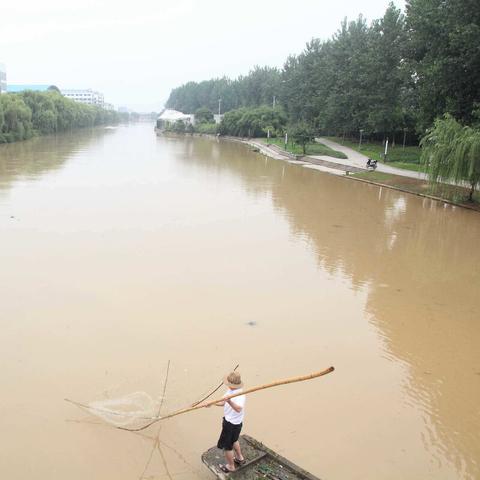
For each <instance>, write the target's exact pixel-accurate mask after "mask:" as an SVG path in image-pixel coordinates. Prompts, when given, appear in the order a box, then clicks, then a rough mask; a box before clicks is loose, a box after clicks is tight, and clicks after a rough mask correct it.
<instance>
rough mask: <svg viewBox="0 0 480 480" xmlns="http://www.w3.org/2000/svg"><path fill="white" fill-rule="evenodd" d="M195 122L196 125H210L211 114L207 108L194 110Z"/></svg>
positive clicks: (211, 120)
mask: <svg viewBox="0 0 480 480" xmlns="http://www.w3.org/2000/svg"><path fill="white" fill-rule="evenodd" d="M195 122H196V123H212V122H213V113H212V111H211V110H210V109H208V108H207V107H201V108H197V110H195Z"/></svg>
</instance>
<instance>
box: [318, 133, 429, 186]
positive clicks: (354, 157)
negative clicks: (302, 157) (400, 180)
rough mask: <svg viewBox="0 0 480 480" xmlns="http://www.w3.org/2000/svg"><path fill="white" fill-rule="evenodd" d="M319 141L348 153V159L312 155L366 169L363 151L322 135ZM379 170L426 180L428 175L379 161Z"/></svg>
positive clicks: (365, 158) (366, 158) (365, 157)
mask: <svg viewBox="0 0 480 480" xmlns="http://www.w3.org/2000/svg"><path fill="white" fill-rule="evenodd" d="M315 140H316V141H317V142H320V143H323V144H324V145H326V146H327V147H330V148H333V150H338V151H339V152H343V153H344V154H345V155H347V157H348V159H344V158H333V157H326V156H324V155H310V156H311V157H313V158H319V159H322V160H328V161H329V162H334V163H338V164H340V165H350V166H352V167H357V168H362V169H363V170H365V168H366V165H367V160H368V157H367V156H366V155H363V154H362V153H359V152H357V151H356V150H353V149H352V148H348V147H345V146H344V145H340V144H339V143H336V142H332V141H331V140H327V139H326V138H323V137H320V138H316V139H315ZM377 171H378V172H384V173H392V174H394V175H400V176H402V177H410V178H418V179H420V180H426V179H427V175H426V174H425V173H423V172H414V171H412V170H404V169H403V168H396V167H391V166H390V165H385V164H384V163H380V162H378V163H377Z"/></svg>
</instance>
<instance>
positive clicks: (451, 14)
mask: <svg viewBox="0 0 480 480" xmlns="http://www.w3.org/2000/svg"><path fill="white" fill-rule="evenodd" d="M479 71H480V9H479V8H478V1H477V0H447V1H445V0H407V2H406V7H405V13H402V12H401V11H400V10H399V9H398V8H396V7H395V5H394V4H393V3H391V4H390V5H389V6H388V8H387V9H386V11H385V14H384V15H383V17H382V18H379V19H377V20H374V21H373V22H371V23H367V21H366V20H365V18H363V17H362V16H360V17H359V18H357V19H356V20H355V21H350V22H348V21H347V20H345V21H344V22H342V24H341V26H340V28H339V30H338V31H337V32H336V33H335V34H334V35H333V36H332V37H331V38H330V39H328V40H320V39H313V40H312V41H310V42H309V43H308V44H307V45H306V47H305V49H304V50H303V51H302V52H301V53H300V54H295V55H291V56H289V57H288V58H287V59H286V61H285V63H284V65H283V68H282V69H280V70H279V69H276V68H270V67H255V68H254V69H253V70H252V71H251V72H250V73H249V74H248V75H246V76H241V77H239V78H237V79H234V80H230V79H228V78H220V79H212V80H208V81H204V82H198V83H197V82H189V83H187V84H185V85H182V86H180V87H178V88H175V89H174V90H172V92H171V94H170V97H169V99H168V101H167V104H166V105H167V107H169V108H174V109H177V110H181V111H183V112H185V113H193V112H195V110H197V109H198V108H201V107H206V108H208V109H210V110H211V111H217V110H218V101H219V99H221V110H222V113H223V112H228V111H232V110H236V109H239V108H248V107H251V108H256V107H260V106H262V105H272V106H273V101H274V97H275V103H276V104H277V108H282V109H283V111H284V113H285V115H286V119H287V122H288V123H289V124H292V125H294V124H298V123H301V124H302V125H308V126H309V128H311V129H314V130H315V131H317V132H319V133H330V134H337V135H347V136H358V134H359V131H360V130H363V131H364V132H365V133H364V134H365V135H369V136H370V138H372V139H378V140H382V139H383V138H385V137H387V136H388V137H390V139H392V137H393V138H395V135H397V137H398V136H399V135H402V136H403V135H404V134H407V135H408V138H409V139H410V140H411V141H417V140H418V139H419V138H420V137H422V136H423V135H424V134H425V132H426V130H427V129H428V128H430V127H431V126H432V125H433V123H434V120H435V119H436V118H437V117H440V116H442V115H444V114H449V115H451V116H452V117H453V118H455V119H456V120H457V121H459V122H461V123H462V124H469V123H471V122H472V120H473V118H474V111H475V106H476V104H477V102H480V75H478V72H479ZM243 113H244V114H245V111H243ZM237 116H239V115H237Z"/></svg>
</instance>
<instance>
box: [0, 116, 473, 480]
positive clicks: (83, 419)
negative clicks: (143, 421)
mask: <svg viewBox="0 0 480 480" xmlns="http://www.w3.org/2000/svg"><path fill="white" fill-rule="evenodd" d="M0 231H1V249H0V265H1V267H0V292H1V301H0V321H1V324H0V326H1V333H0V339H1V348H0V366H1V375H0V382H1V395H0V424H1V436H0V452H1V453H0V472H1V477H2V478H5V479H12V480H13V479H15V480H32V479H49V480H50V479H62V480H67V479H68V480H85V479H89V480H110V479H112V480H113V479H114V480H137V479H141V478H144V479H148V480H154V479H175V480H176V479H204V480H208V479H211V478H213V477H212V476H211V474H210V473H209V472H208V470H207V469H206V468H205V467H204V466H203V465H202V463H201V461H200V454H201V453H202V452H203V451H205V450H206V449H207V448H209V447H210V446H212V445H213V444H215V443H216V441H217V437H218V434H219V429H220V422H221V410H220V409H216V408H210V409H203V410H200V411H197V412H194V413H191V414H187V415H183V416H179V417H175V418H172V419H170V420H166V421H164V422H163V423H162V424H161V429H160V433H159V436H158V438H159V440H160V442H155V438H156V436H157V433H158V430H159V429H158V427H155V428H154V427H151V428H150V429H147V430H145V431H143V432H140V433H138V434H134V433H130V432H125V431H120V430H117V429H114V428H112V427H111V426H110V425H106V424H104V423H101V422H100V420H99V419H97V418H96V417H93V416H91V415H89V414H87V413H85V412H83V411H81V410H80V409H78V408H76V407H74V406H73V405H71V404H68V403H66V402H64V400H63V399H64V398H65V397H69V398H72V399H75V400H78V401H85V402H89V401H92V400H98V399H102V398H112V397H116V396H122V395H126V394H129V393H132V392H137V391H143V392H147V393H148V394H149V395H151V396H152V397H158V396H159V395H160V394H161V392H162V388H163V381H164V376H165V372H166V366H167V362H168V360H170V361H171V367H170V373H169V381H168V385H167V390H166V397H165V401H164V405H163V411H164V412H165V413H168V412H169V411H173V410H175V409H177V408H180V407H184V406H186V405H188V404H190V403H192V402H194V401H195V400H197V399H199V398H201V397H202V395H204V394H205V393H207V392H208V391H209V390H210V389H212V388H213V387H215V385H216V384H218V382H219V380H220V379H221V377H222V376H223V374H224V373H225V372H227V371H228V370H230V369H231V368H232V367H233V366H234V365H236V364H237V363H239V364H240V368H239V370H240V371H241V373H242V376H243V378H244V381H245V383H246V386H254V385H257V384H261V383H266V382H269V381H271V380H276V379H280V378H283V377H289V376H295V375H302V374H306V373H310V372H313V371H316V370H321V369H324V368H326V367H329V366H330V365H334V366H335V368H336V371H335V372H334V373H333V374H330V375H328V376H326V377H322V378H320V379H317V380H312V381H310V382H304V383H300V384H295V385H289V386H284V387H279V388H277V389H271V390H265V391H262V392H258V393H255V394H252V395H251V396H249V397H248V401H247V407H246V419H245V426H244V432H245V433H248V434H250V435H251V436H253V437H255V438H257V439H259V440H261V441H263V442H264V443H266V444H267V445H268V446H270V447H271V448H273V449H275V450H277V451H278V452H279V453H281V454H282V455H284V456H286V457H288V458H289V459H290V460H292V461H294V462H295V463H298V464H299V465H301V466H302V467H304V468H305V469H307V470H309V471H311V472H312V473H313V474H315V475H317V476H318V477H320V478H322V479H330V480H339V479H342V480H343V479H366V478H368V479H372V478H375V479H388V480H392V479H406V478H408V479H419V480H420V479H445V480H447V479H476V478H480V435H479V431H480V348H479V346H480V249H479V239H480V214H478V213H476V212H472V211H468V210H464V209H461V208H455V207H452V206H447V205H444V204H442V203H438V202H435V201H431V200H428V199H423V198H420V197H416V196H413V195H408V194H402V193H399V192H396V191H393V190H388V189H382V188H379V187H377V186H373V185H367V184H363V183H360V182H355V181H351V180H348V179H345V178H340V177H335V176H332V175H328V174H325V173H322V172H318V171H316V170H313V169H311V168H305V167H304V166H302V165H298V164H289V163H286V162H283V161H278V160H271V159H267V158H265V157H263V156H262V155H260V154H258V153H254V152H251V151H250V150H249V149H248V148H246V147H245V146H243V145H240V144H236V143H229V142H227V141H215V140H210V139H203V138H157V137H156V136H155V135H154V132H153V126H152V125H150V124H137V125H131V126H124V127H119V128H117V129H99V130H94V131H80V132H77V133H73V134H69V135H63V136H58V137H56V138H54V137H45V138H37V139H34V140H31V141H27V142H22V143H18V144H13V145H7V146H5V145H4V146H0Z"/></svg>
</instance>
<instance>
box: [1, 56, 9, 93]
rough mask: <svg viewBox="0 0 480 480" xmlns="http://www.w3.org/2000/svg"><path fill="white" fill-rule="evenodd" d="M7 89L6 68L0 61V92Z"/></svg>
mask: <svg viewBox="0 0 480 480" xmlns="http://www.w3.org/2000/svg"><path fill="white" fill-rule="evenodd" d="M6 91H7V68H6V67H5V65H4V64H3V63H0V93H5V92H6Z"/></svg>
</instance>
